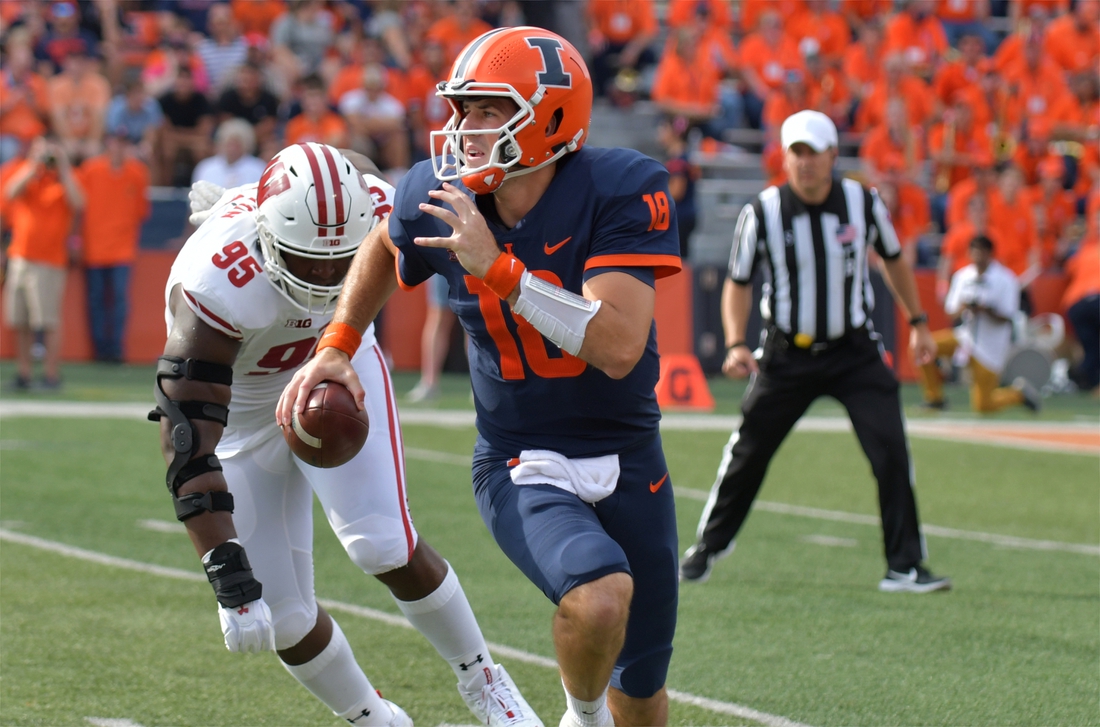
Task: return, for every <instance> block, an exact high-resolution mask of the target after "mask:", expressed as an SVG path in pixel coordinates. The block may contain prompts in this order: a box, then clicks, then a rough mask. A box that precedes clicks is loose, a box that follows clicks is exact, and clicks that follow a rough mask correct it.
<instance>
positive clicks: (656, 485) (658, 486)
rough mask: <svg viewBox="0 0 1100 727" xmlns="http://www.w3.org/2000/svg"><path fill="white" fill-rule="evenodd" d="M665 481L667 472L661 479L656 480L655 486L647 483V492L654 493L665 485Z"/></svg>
mask: <svg viewBox="0 0 1100 727" xmlns="http://www.w3.org/2000/svg"><path fill="white" fill-rule="evenodd" d="M667 479H668V472H665V476H664V477H662V478H661V479H659V480H657V484H653V483H652V482H650V483H649V491H650V492H656V491H657V490H659V489H661V485H663V484H665V480H667Z"/></svg>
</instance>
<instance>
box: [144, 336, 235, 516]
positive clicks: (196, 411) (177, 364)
mask: <svg viewBox="0 0 1100 727" xmlns="http://www.w3.org/2000/svg"><path fill="white" fill-rule="evenodd" d="M165 378H167V379H188V380H190V381H202V382H206V383H211V384H224V385H225V386H231V385H232V384H233V369H232V367H230V366H226V365H224V364H214V363H209V362H206V361H199V360H197V359H193V358H189V359H182V358H179V357H178V356H161V357H160V358H159V359H157V381H156V386H154V387H153V396H155V397H156V400H157V408H156V409H154V410H153V411H151V412H149V420H150V421H154V422H159V421H160V420H161V418H162V417H168V421H169V422H171V424H172V434H171V438H172V447H173V449H175V451H176V456H175V457H174V458H173V459H172V463H171V464H170V465H168V474H167V476H166V477H165V484H166V485H167V486H168V492H170V493H171V494H172V501H173V504H174V505H175V508H176V518H177V519H178V520H180V521H183V520H186V519H188V518H190V517H194V516H195V515H198V514H200V513H203V512H214V511H216V510H226V511H228V512H233V495H231V494H230V493H228V492H206V493H198V492H194V493H192V494H190V495H184V496H183V497H178V496H177V493H178V492H179V489H180V487H181V486H182V485H183V483H185V482H187V481H188V480H190V479H192V478H194V477H198V476H199V475H202V474H206V473H207V472H220V471H221V468H222V466H221V463H220V462H218V458H217V457H215V456H214V455H212V454H210V455H206V456H205V457H199V458H197V459H191V456H192V455H193V454H194V452H195V450H197V449H198V448H199V433H198V432H197V431H196V430H195V426H194V425H193V424H192V423H191V420H192V419H205V420H207V421H212V422H218V423H219V424H221V425H222V426H223V427H224V426H225V424H226V422H227V421H228V418H229V407H226V406H222V405H221V404H217V403H214V402H209V401H175V400H173V399H169V398H168V395H167V394H165V393H164V389H163V388H162V387H161V379H165Z"/></svg>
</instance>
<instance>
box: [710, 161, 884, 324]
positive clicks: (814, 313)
mask: <svg viewBox="0 0 1100 727" xmlns="http://www.w3.org/2000/svg"><path fill="white" fill-rule="evenodd" d="M872 245H873V246H874V249H875V250H876V251H877V252H878V254H879V255H881V256H882V257H883V258H886V259H888V260H890V259H893V258H896V257H897V256H898V255H900V254H901V244H900V243H899V242H898V236H897V233H895V232H894V226H893V225H892V224H891V223H890V215H889V213H888V212H887V211H886V206H885V205H884V204H883V203H882V200H880V199H879V196H878V194H877V193H876V192H875V191H874V190H872V189H866V188H865V187H864V186H863V185H861V184H860V183H859V182H856V181H854V180H851V179H835V178H834V179H833V186H832V189H831V190H830V192H829V197H828V198H827V199H826V200H825V201H824V202H823V203H822V204H820V205H807V204H806V203H804V202H802V200H800V199H799V198H798V197H796V196H795V194H794V192H792V191H791V188H790V185H786V184H785V185H783V186H782V187H768V188H767V189H765V190H764V191H763V192H761V193H760V195H759V196H758V197H757V198H756V199H755V200H753V201H752V202H750V203H749V204H747V205H745V208H744V209H743V210H742V211H741V216H740V217H739V218H738V219H737V227H736V229H735V231H734V238H733V251H732V252H731V253H730V265H729V275H730V277H731V278H732V279H733V280H734V281H735V282H738V283H742V284H746V285H747V284H749V283H750V282H751V281H752V277H753V274H754V273H755V272H756V270H757V268H758V267H759V266H760V265H761V264H763V266H764V275H765V287H764V291H763V293H764V294H763V298H762V299H761V302H760V312H761V314H762V315H763V318H764V321H765V322H766V323H767V324H768V325H774V326H777V327H778V328H780V329H781V330H783V331H784V332H786V333H787V334H789V335H792V336H793V335H796V334H799V333H804V334H807V335H809V336H812V337H813V340H814V341H815V342H823V341H829V340H834V339H837V338H840V337H842V336H844V335H845V334H846V333H848V332H849V331H852V330H855V329H859V328H863V327H864V326H866V325H867V320H868V318H869V317H870V315H871V310H872V309H873V308H874V307H875V296H874V293H873V292H872V290H871V281H870V278H869V277H868V273H867V250H868V248H869V247H870V246H872Z"/></svg>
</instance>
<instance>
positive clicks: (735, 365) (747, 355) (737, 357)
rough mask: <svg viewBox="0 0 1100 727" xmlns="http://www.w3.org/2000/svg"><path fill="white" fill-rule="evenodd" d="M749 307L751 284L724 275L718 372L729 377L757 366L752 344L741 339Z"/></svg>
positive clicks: (747, 320)
mask: <svg viewBox="0 0 1100 727" xmlns="http://www.w3.org/2000/svg"><path fill="white" fill-rule="evenodd" d="M751 308H752V285H742V284H741V283H737V282H734V281H733V280H731V279H729V278H727V279H726V283H725V285H724V286H723V287H722V329H723V331H724V332H725V339H726V359H725V361H723V362H722V372H723V373H724V374H725V375H726V376H729V377H730V378H738V379H739V378H744V377H745V376H748V375H749V374H752V373H755V372H756V371H758V370H759V366H758V365H757V363H756V358H755V357H754V356H753V354H752V352H753V346H752V345H751V344H750V343H748V341H746V340H745V336H746V332H747V330H748V324H749V311H750V310H751Z"/></svg>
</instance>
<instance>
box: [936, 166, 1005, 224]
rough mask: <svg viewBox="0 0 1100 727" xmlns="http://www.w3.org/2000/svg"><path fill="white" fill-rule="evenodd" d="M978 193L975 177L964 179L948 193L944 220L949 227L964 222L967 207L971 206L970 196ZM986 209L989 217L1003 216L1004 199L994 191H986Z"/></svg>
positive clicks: (992, 218)
mask: <svg viewBox="0 0 1100 727" xmlns="http://www.w3.org/2000/svg"><path fill="white" fill-rule="evenodd" d="M977 193H978V182H977V180H976V179H974V177H968V178H967V179H964V180H962V181H961V182H959V183H958V184H956V185H955V186H953V187H951V190H950V191H949V192H948V193H947V209H946V210H944V215H943V222H944V224H945V225H947V226H948V227H951V226H952V225H957V224H960V223H962V222H963V221H964V220H965V219H966V208H967V207H969V206H970V198H971V197H973V196H974V195H975V194H977ZM984 196H985V204H986V210H987V211H988V214H989V219H991V220H995V219H997V218H998V217H1000V216H1001V214H1002V213H1003V211H1004V210H1003V209H1002V207H1001V205H1003V204H1004V199H1003V198H1002V197H1001V195H999V194H993V193H992V191H991V190H990V191H986V192H985V193H984Z"/></svg>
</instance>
